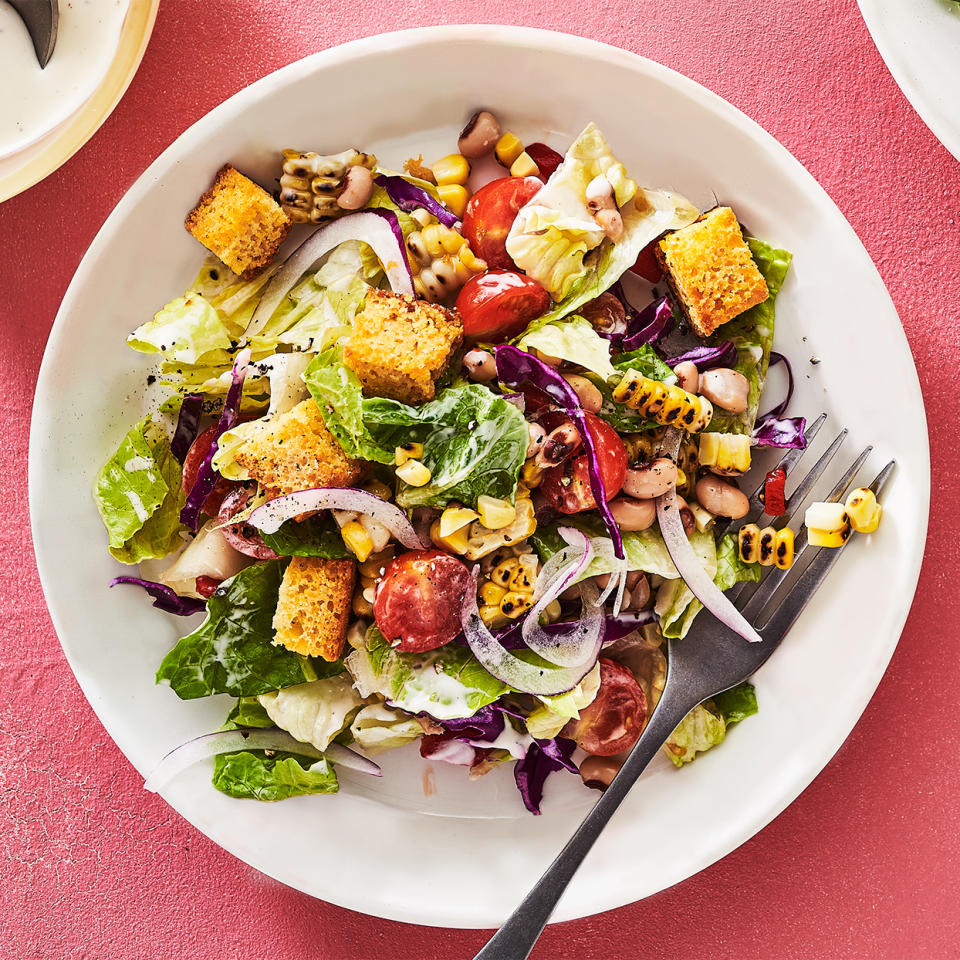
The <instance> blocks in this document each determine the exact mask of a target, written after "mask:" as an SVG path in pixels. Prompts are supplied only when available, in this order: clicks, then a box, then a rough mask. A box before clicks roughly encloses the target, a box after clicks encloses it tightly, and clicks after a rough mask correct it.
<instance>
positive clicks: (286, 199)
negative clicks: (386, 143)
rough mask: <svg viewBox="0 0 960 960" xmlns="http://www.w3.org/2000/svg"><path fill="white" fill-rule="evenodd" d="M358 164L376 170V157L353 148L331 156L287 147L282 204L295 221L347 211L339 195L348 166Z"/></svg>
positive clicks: (310, 220) (327, 217)
mask: <svg viewBox="0 0 960 960" xmlns="http://www.w3.org/2000/svg"><path fill="white" fill-rule="evenodd" d="M355 166H361V167H366V168H367V169H368V170H374V169H375V168H376V166H377V158H376V157H375V156H373V154H370V153H360V152H359V151H358V150H354V149H352V148H351V149H349V150H344V151H343V152H342V153H334V154H331V155H330V156H320V155H319V154H316V153H301V152H300V151H299V150H284V151H283V172H282V175H281V177H280V206H281V207H283V210H284V212H285V213H286V215H287V216H288V217H289V218H290V219H291V220H292V221H293V222H294V223H320V222H321V221H323V220H331V219H333V218H334V217H337V216H339V215H340V214H342V213H346V212H347V211H346V210H342V209H341V208H340V207H338V206H337V197H338V195H339V194H340V191H341V189H342V188H343V180H344V177H345V176H346V174H347V170H349V169H350V167H355Z"/></svg>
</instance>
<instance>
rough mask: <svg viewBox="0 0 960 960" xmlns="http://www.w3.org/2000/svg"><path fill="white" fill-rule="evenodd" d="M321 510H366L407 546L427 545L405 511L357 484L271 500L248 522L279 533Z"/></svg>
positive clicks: (316, 489) (303, 491)
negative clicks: (287, 524)
mask: <svg viewBox="0 0 960 960" xmlns="http://www.w3.org/2000/svg"><path fill="white" fill-rule="evenodd" d="M318 510H349V511H351V512H352V513H365V514H367V515H368V516H371V517H373V519H374V520H376V521H377V522H378V523H382V524H383V525H384V526H385V527H386V528H387V529H388V530H389V531H390V533H392V534H393V536H394V537H396V539H397V540H399V541H400V543H402V544H403V545H404V546H405V547H409V548H410V549H411V550H417V549H421V548H423V547H424V546H425V544H424V543H423V542H422V541H421V540H420V538H419V537H418V536H417V532H416V530H414V529H413V524H411V523H410V521H409V520H408V519H407V516H406V514H405V513H404V512H403V511H402V510H401V509H400V508H399V507H395V506H394V505H393V504H392V503H387V501H386V500H382V499H381V498H380V497H378V496H376V495H375V494H373V493H369V492H368V491H366V490H358V489H357V488H356V487H314V488H313V489H311V490H300V491H298V492H297V493H288V494H286V496H283V497H276V498H274V499H273V500H268V501H267V502H266V503H265V504H263V505H262V506H259V507H257V509H256V510H254V511H253V513H251V514H250V519H249V521H248V522H249V523H250V525H251V526H252V527H256V528H257V529H258V530H260V531H262V532H263V533H276V532H277V531H278V530H279V529H280V527H282V526H283V524H284V523H286V521H287V520H292V519H293V518H294V517H299V516H300V514H302V513H316V512H317V511H318Z"/></svg>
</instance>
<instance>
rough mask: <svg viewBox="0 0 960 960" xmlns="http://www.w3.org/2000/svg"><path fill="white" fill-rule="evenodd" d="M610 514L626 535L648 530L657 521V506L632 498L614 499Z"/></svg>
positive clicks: (611, 503)
mask: <svg viewBox="0 0 960 960" xmlns="http://www.w3.org/2000/svg"><path fill="white" fill-rule="evenodd" d="M610 512H611V513H612V514H613V519H614V520H616V521H617V525H618V526H619V527H620V529H621V530H625V531H627V532H628V533H630V532H634V531H639V530H648V529H649V528H650V527H652V526H653V523H654V521H655V520H656V519H657V505H656V503H655V502H654V501H653V500H637V499H635V498H634V497H614V499H613V500H611V501H610Z"/></svg>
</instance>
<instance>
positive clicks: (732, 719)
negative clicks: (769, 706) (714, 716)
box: [713, 681, 759, 726]
mask: <svg viewBox="0 0 960 960" xmlns="http://www.w3.org/2000/svg"><path fill="white" fill-rule="evenodd" d="M713 702H714V705H715V706H716V708H717V709H718V710H719V711H720V713H721V714H722V715H723V719H724V720H725V721H726V723H727V726H730V724H731V723H739V722H740V721H741V720H746V719H747V717H752V716H753V715H754V714H755V713H757V712H758V710H759V707H758V706H757V691H756V689H755V688H754V686H753V684H752V683H747V682H746V681H744V682H743V683H740V684H738V685H737V686H735V687H731V688H730V689H729V690H724V691H723V693H718V694H717V695H716V696H715V697H714V698H713Z"/></svg>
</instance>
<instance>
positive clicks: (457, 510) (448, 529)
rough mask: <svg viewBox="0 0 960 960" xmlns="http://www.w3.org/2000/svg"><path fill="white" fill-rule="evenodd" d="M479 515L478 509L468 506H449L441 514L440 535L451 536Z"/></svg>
mask: <svg viewBox="0 0 960 960" xmlns="http://www.w3.org/2000/svg"><path fill="white" fill-rule="evenodd" d="M479 516H480V515H479V514H478V513H477V511H476V510H471V509H469V508H468V507H460V506H456V507H447V509H446V510H444V511H443V513H441V514H440V536H441V537H449V536H450V535H451V534H452V533H455V532H456V531H457V530H461V529H463V528H464V527H466V526H467V525H468V524H471V523H473V521H474V520H476V519H477V518H478V517H479Z"/></svg>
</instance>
